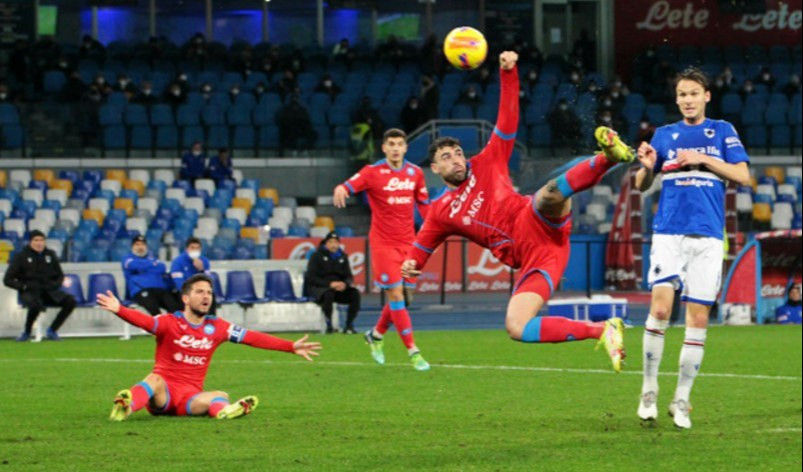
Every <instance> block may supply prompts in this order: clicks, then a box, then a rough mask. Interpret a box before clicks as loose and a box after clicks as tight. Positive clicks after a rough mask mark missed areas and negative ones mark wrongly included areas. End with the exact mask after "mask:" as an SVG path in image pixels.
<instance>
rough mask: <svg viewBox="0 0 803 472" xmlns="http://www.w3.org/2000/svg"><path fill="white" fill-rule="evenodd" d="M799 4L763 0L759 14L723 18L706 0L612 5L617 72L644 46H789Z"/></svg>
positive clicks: (802, 14) (794, 40) (794, 38)
mask: <svg viewBox="0 0 803 472" xmlns="http://www.w3.org/2000/svg"><path fill="white" fill-rule="evenodd" d="M802 3H803V0H785V1H782V0H767V1H766V11H765V12H764V13H761V14H728V13H722V12H720V11H719V8H718V5H717V2H713V1H706V0H652V1H641V2H625V1H617V2H614V8H615V12H614V18H615V20H616V27H615V31H616V33H615V34H616V38H615V39H616V41H615V42H616V44H615V50H616V64H617V68H618V69H619V71H618V72H619V73H620V74H623V75H627V74H629V72H630V70H631V69H632V65H633V59H634V58H635V57H636V55H638V54H639V53H641V52H642V51H643V50H644V49H645V48H646V47H647V45H654V46H659V45H670V46H672V47H674V48H677V47H679V46H695V47H701V46H703V47H705V46H730V45H737V46H741V45H745V44H750V45H761V46H775V45H785V46H790V47H791V46H795V45H797V44H800V29H801V26H803V10H802V9H801V4H802ZM682 65H683V64H682Z"/></svg>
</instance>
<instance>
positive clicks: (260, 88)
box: [254, 82, 268, 102]
mask: <svg viewBox="0 0 803 472" xmlns="http://www.w3.org/2000/svg"><path fill="white" fill-rule="evenodd" d="M267 91H268V87H267V86H265V82H257V84H256V85H255V86H254V98H255V99H256V101H257V102H259V99H260V98H262V95H264V94H265V92H267Z"/></svg>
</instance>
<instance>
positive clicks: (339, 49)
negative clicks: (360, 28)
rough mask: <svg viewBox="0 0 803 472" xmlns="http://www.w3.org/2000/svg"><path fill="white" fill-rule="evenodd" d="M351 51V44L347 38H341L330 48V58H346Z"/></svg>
mask: <svg viewBox="0 0 803 472" xmlns="http://www.w3.org/2000/svg"><path fill="white" fill-rule="evenodd" d="M349 52H351V45H350V44H349V38H341V39H340V41H339V42H338V43H337V44H335V47H333V48H332V58H333V59H335V60H341V61H342V60H346V59H347V58H348V54H349Z"/></svg>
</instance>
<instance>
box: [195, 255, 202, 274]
mask: <svg viewBox="0 0 803 472" xmlns="http://www.w3.org/2000/svg"><path fill="white" fill-rule="evenodd" d="M192 265H193V266H195V269H196V270H199V271H201V272H203V270H204V261H202V260H201V258H200V257H199V258H198V259H193V260H192Z"/></svg>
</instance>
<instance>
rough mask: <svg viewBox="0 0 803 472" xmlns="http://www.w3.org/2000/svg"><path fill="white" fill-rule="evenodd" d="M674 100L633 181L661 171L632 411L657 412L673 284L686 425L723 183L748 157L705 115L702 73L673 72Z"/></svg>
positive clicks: (712, 285)
mask: <svg viewBox="0 0 803 472" xmlns="http://www.w3.org/2000/svg"><path fill="white" fill-rule="evenodd" d="M675 93H676V95H677V100H676V102H677V105H678V108H679V109H680V113H681V114H682V115H683V120H682V121H679V122H677V123H674V124H671V125H666V126H662V127H660V128H658V129H657V130H656V131H655V135H654V136H653V139H652V142H651V143H650V144H647V143H642V144H641V146H639V149H638V158H639V161H640V162H641V164H642V166H643V167H642V168H641V169H639V171H638V173H637V174H636V186H638V187H639V189H640V190H642V191H644V190H646V189H647V188H649V187H650V185H651V184H652V181H653V178H654V177H655V174H657V173H661V174H663V188H662V190H661V199H660V201H659V203H658V212H657V214H656V215H655V219H654V222H653V237H652V251H651V253H650V272H649V275H648V278H647V280H648V282H649V284H650V287H651V290H652V301H651V303H650V314H649V316H648V317H647V323H646V329H645V330H644V348H643V355H644V381H643V384H642V388H641V400H640V402H639V408H638V416H639V417H640V418H641V419H642V420H643V421H647V422H652V421H655V418H656V417H657V416H658V407H657V405H656V402H657V399H658V367H659V365H660V364H661V357H662V355H663V351H664V331H665V330H666V328H667V326H668V324H669V317H670V315H671V313H672V302H673V299H674V292H675V291H676V290H680V291H682V295H681V300H683V301H685V302H686V333H685V338H684V340H683V347H682V348H681V351H680V372H679V375H678V383H677V388H676V389H675V396H674V399H673V400H672V402H671V403H670V405H669V414H670V415H672V416H673V420H674V423H675V426H677V427H678V428H683V429H688V428H691V419H690V417H689V412H690V411H691V404H690V403H689V395H690V393H691V388H692V385H693V383H694V379H695V377H696V376H697V372H698V371H699V370H700V364H701V363H702V361H703V347H704V346H705V339H706V328H707V326H708V313H709V311H710V309H711V305H713V304H714V301H715V300H716V297H717V292H719V285H720V280H721V278H722V259H723V257H722V256H723V243H722V237H723V228H724V227H725V208H724V207H725V186H726V185H727V182H726V181H728V180H730V181H733V182H736V183H738V184H740V185H747V184H748V183H749V179H750V172H749V169H748V167H747V166H748V162H749V158H748V157H747V153H746V152H745V149H744V146H742V143H741V141H740V140H739V136H738V134H737V133H736V130H735V129H734V128H733V125H731V124H730V123H728V122H727V121H721V120H712V119H709V118H706V117H705V107H706V104H707V103H708V102H709V101H711V92H710V89H709V84H708V78H707V77H706V76H705V74H703V73H702V72H701V71H699V70H697V69H695V68H690V69H686V70H685V71H683V72H681V73H680V74H678V76H677V77H676V79H675Z"/></svg>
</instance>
